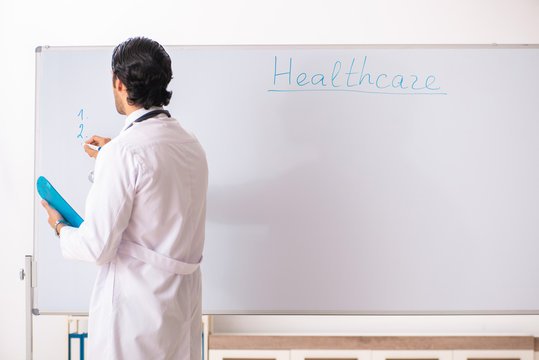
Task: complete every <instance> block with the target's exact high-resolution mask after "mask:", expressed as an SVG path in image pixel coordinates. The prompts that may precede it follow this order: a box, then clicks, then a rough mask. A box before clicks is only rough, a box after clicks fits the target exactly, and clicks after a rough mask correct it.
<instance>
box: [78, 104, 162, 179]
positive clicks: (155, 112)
mask: <svg viewBox="0 0 539 360" xmlns="http://www.w3.org/2000/svg"><path fill="white" fill-rule="evenodd" d="M159 114H165V115H166V116H167V117H170V112H168V111H167V110H152V111H150V112H147V113H146V114H144V115H142V116H141V117H139V118H137V119H136V120H134V121H133V122H132V123H131V124H129V126H128V127H126V128H125V129H123V130H122V131H126V130H127V129H129V128H130V127H131V126H133V124H134V123H139V122H143V121H144V120H148V119H151V118H153V117H155V116H157V115H159ZM88 180H89V181H90V182H91V183H92V184H93V183H94V171H93V170H92V171H90V173H89V174H88Z"/></svg>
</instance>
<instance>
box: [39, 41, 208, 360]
mask: <svg viewBox="0 0 539 360" xmlns="http://www.w3.org/2000/svg"><path fill="white" fill-rule="evenodd" d="M171 78H172V69H171V61H170V58H169V56H168V54H167V53H166V51H165V50H164V49H163V47H162V46H161V45H159V44H158V43H157V42H155V41H152V40H150V39H146V38H133V39H129V40H127V41H125V42H124V43H122V44H120V45H118V46H117V47H116V48H115V49H114V53H113V56H112V80H113V92H114V99H115V103H116V109H117V110H118V112H119V113H120V114H123V115H127V118H126V121H125V126H124V128H123V129H122V131H121V132H120V134H119V135H118V136H117V137H116V138H114V139H113V140H112V141H111V140H110V139H107V138H102V137H98V136H94V137H92V138H91V139H89V140H88V141H87V144H91V145H95V146H96V147H101V149H100V150H99V151H98V150H95V149H92V148H90V147H89V146H85V151H86V152H87V153H88V154H89V155H90V156H92V157H95V158H96V163H95V171H94V184H93V185H92V188H91V189H90V192H89V194H88V197H87V199H86V211H85V218H86V219H85V221H84V223H83V224H82V225H81V226H80V227H79V228H78V229H77V228H74V227H70V226H69V224H66V223H65V222H63V219H62V217H61V215H60V214H59V213H58V212H57V211H56V210H54V209H53V208H51V207H50V206H49V205H48V204H47V203H46V202H45V201H44V202H43V206H44V207H45V208H46V210H47V212H48V215H49V224H50V225H51V226H53V227H54V229H55V230H56V232H57V234H59V236H60V246H61V250H62V254H63V255H64V257H67V258H70V259H75V260H82V261H89V262H93V263H95V264H97V265H98V266H99V272H98V276H97V279H96V282H95V285H94V289H93V293H92V298H91V301H90V317H89V330H88V333H89V335H88V341H89V344H88V345H89V349H88V353H89V356H90V358H91V359H95V360H105V359H111V360H112V359H114V360H120V359H129V360H135V359H141V360H142V359H144V360H148V359H183V360H189V359H190V360H195V359H196V360H200V358H201V335H202V333H201V273H200V269H199V263H200V261H201V259H202V250H203V245H204V226H205V216H206V191H207V181H208V172H207V171H208V170H207V163H206V157H205V153H204V151H203V149H202V147H201V146H200V144H199V142H198V141H197V140H196V138H195V137H194V136H193V135H191V134H190V133H189V132H187V131H186V130H184V129H183V128H182V127H181V126H180V124H179V123H178V121H176V120H175V119H173V118H171V117H170V115H169V114H168V112H167V111H165V110H163V106H165V105H168V103H169V100H170V97H171V95H172V93H171V92H169V91H167V86H168V84H169V82H170V80H171Z"/></svg>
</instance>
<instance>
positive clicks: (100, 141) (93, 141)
mask: <svg viewBox="0 0 539 360" xmlns="http://www.w3.org/2000/svg"><path fill="white" fill-rule="evenodd" d="M109 141H110V138H104V137H101V136H96V135H94V136H92V137H91V138H89V139H88V140H86V141H85V142H84V143H85V144H88V145H94V146H97V147H99V148H101V147H103V146H105V145H106V144H107V143H108V142H109ZM84 151H85V152H86V154H88V156H89V157H93V158H95V159H97V155H98V154H99V150H95V149H92V148H91V147H89V146H86V145H85V146H84Z"/></svg>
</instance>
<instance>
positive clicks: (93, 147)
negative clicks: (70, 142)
mask: <svg viewBox="0 0 539 360" xmlns="http://www.w3.org/2000/svg"><path fill="white" fill-rule="evenodd" d="M85 146H88V147H89V148H90V149H93V150H97V151H99V150H101V146H95V145H91V144H85V143H82V147H85Z"/></svg>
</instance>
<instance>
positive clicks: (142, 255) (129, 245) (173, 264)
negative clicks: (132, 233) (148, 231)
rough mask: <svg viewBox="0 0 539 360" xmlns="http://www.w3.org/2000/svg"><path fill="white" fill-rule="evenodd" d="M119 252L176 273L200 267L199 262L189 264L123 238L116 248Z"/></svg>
mask: <svg viewBox="0 0 539 360" xmlns="http://www.w3.org/2000/svg"><path fill="white" fill-rule="evenodd" d="M118 252H119V253H120V254H124V255H128V256H131V257H134V258H135V259H138V260H140V261H142V262H145V263H147V264H150V265H153V266H155V267H156V268H159V269H161V270H165V271H168V272H172V273H175V274H178V275H189V274H192V273H193V272H195V271H196V270H197V269H198V268H199V267H200V262H201V261H202V258H200V260H199V261H198V263H195V264H190V263H186V262H183V261H179V260H176V259H173V258H170V257H168V256H165V255H162V254H159V253H157V252H155V251H153V250H150V249H148V248H146V247H144V246H142V245H139V244H136V243H134V242H132V241H127V240H123V241H122V243H121V244H120V247H119V248H118Z"/></svg>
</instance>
